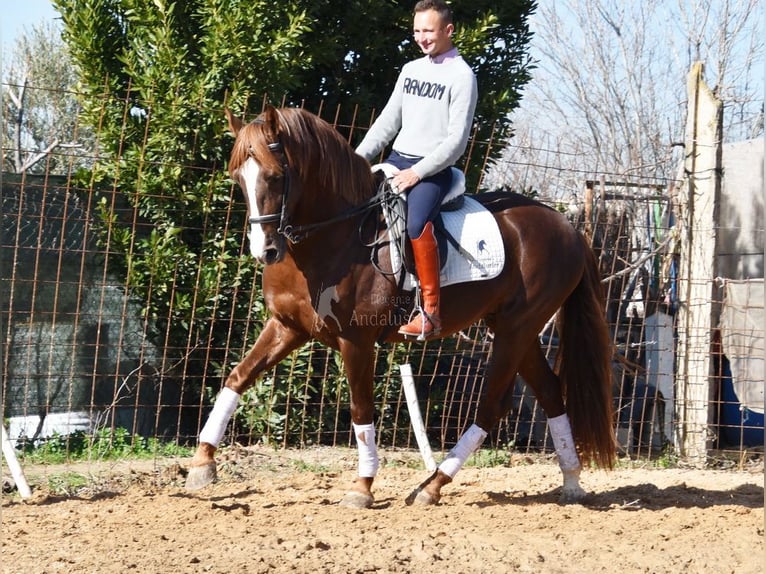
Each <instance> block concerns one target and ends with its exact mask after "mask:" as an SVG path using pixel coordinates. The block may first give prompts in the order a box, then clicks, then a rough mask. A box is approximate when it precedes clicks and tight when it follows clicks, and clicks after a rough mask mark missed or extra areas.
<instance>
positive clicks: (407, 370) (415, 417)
mask: <svg viewBox="0 0 766 574" xmlns="http://www.w3.org/2000/svg"><path fill="white" fill-rule="evenodd" d="M399 372H400V373H401V374H402V386H403V387H404V396H405V397H406V398H407V410H409V412H410V421H411V422H412V430H413V431H414V432H415V439H416V440H417V441H418V448H420V456H422V457H423V462H424V463H425V464H426V470H428V471H429V472H433V471H434V470H436V461H435V460H434V456H433V453H432V452H431V445H430V444H429V442H428V436H427V435H426V427H425V425H424V424H423V417H422V416H421V414H420V405H419V404H418V393H417V391H416V390H415V380H414V379H413V378H412V367H410V365H409V364H408V363H405V364H403V365H399Z"/></svg>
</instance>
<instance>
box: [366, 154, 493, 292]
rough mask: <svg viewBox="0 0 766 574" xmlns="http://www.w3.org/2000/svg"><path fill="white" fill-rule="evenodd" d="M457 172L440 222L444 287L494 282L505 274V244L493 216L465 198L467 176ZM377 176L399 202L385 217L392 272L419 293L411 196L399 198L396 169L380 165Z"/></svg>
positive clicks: (375, 169)
mask: <svg viewBox="0 0 766 574" xmlns="http://www.w3.org/2000/svg"><path fill="white" fill-rule="evenodd" d="M450 169H452V186H451V187H450V190H449V192H448V193H447V195H446V196H445V197H444V199H443V200H442V204H441V208H440V211H439V216H438V217H437V218H436V220H435V221H434V229H435V231H436V239H437V242H438V244H439V262H440V265H441V283H442V286H446V285H450V284H453V283H461V282H465V281H477V280H483V279H491V278H493V277H495V276H497V274H498V273H499V272H500V271H501V270H502V267H503V264H504V260H505V257H504V255H505V253H504V249H503V244H502V238H501V237H500V232H499V229H498V227H497V222H496V221H495V219H494V217H493V216H492V214H491V213H490V212H489V211H488V210H487V209H486V208H485V207H483V206H482V205H481V204H479V202H477V201H476V200H475V199H473V198H470V197H466V195H465V175H464V174H463V172H462V171H460V170H459V169H457V168H454V167H452V168H450ZM372 171H373V173H375V172H380V173H381V174H382V175H383V176H384V182H383V184H384V185H386V186H389V187H388V189H389V190H390V196H391V197H392V198H393V199H392V200H390V201H386V202H384V204H383V214H384V216H385V219H386V224H387V226H388V232H389V240H390V242H391V249H390V250H389V251H390V253H391V268H392V269H393V270H394V273H395V274H398V273H399V272H401V271H405V272H406V273H405V276H404V277H403V284H404V289H405V290H408V287H409V288H410V289H411V288H412V287H414V284H415V282H414V277H413V275H414V274H415V264H414V260H413V257H412V250H411V246H410V242H409V241H408V239H407V198H406V194H404V193H401V192H398V193H397V192H394V191H393V190H392V189H391V188H390V184H389V182H390V180H391V178H392V177H393V176H394V175H395V174H396V172H397V171H398V170H397V168H396V167H394V166H392V165H390V164H385V163H383V164H376V165H374V166H373V167H372Z"/></svg>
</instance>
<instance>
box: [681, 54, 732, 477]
mask: <svg viewBox="0 0 766 574" xmlns="http://www.w3.org/2000/svg"><path fill="white" fill-rule="evenodd" d="M702 75H703V65H702V63H701V62H696V63H695V64H694V65H693V66H692V69H691V71H690V72H689V75H688V77H687V91H688V96H689V104H688V113H687V120H686V142H685V146H686V147H685V163H684V171H685V178H684V179H685V181H684V184H682V185H683V186H684V187H685V190H684V189H682V191H681V193H680V195H679V198H680V203H681V205H680V208H681V217H680V218H679V220H680V221H679V223H680V232H681V257H680V265H679V275H678V296H679V302H680V305H679V311H678V317H677V327H678V354H677V357H678V368H677V372H676V396H677V398H678V403H677V411H676V415H677V421H678V427H677V429H676V432H677V434H676V444H677V445H678V447H679V450H680V455H681V456H682V457H684V458H685V459H687V461H688V462H690V463H691V464H694V465H697V466H701V465H704V464H705V462H706V460H707V452H708V450H709V448H710V446H711V438H712V437H711V435H710V434H709V423H710V422H711V417H710V415H711V400H710V399H711V396H712V392H713V389H714V385H713V384H711V383H712V380H711V377H712V375H713V368H712V356H711V344H712V334H713V329H714V327H715V325H716V323H715V321H716V320H717V317H718V314H719V306H720V303H719V302H715V301H714V299H715V297H714V295H715V278H716V275H717V265H716V257H715V246H716V236H717V224H718V223H717V222H718V210H719V200H720V195H721V135H722V120H723V113H722V109H723V107H722V103H721V101H720V100H719V99H718V98H717V97H716V96H715V94H713V92H712V91H711V90H710V88H708V86H707V85H706V84H705V82H704V80H703V77H702Z"/></svg>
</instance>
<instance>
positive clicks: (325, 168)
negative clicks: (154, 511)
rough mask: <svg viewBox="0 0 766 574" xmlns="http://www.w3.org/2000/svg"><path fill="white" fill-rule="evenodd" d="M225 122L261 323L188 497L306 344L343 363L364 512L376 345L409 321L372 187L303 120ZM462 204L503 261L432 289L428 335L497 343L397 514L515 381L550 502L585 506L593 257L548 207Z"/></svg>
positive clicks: (604, 436) (604, 385) (609, 447)
mask: <svg viewBox="0 0 766 574" xmlns="http://www.w3.org/2000/svg"><path fill="white" fill-rule="evenodd" d="M226 116H227V119H228V124H229V129H230V130H231V132H232V134H233V135H234V136H235V140H234V144H233V147H232V151H231V156H230V160H229V166H228V168H229V173H230V175H231V178H232V180H234V181H235V182H236V183H237V184H238V185H239V186H240V187H241V189H242V190H243V192H244V196H245V200H246V204H247V212H248V230H247V235H248V237H249V244H250V251H251V253H252V255H253V257H254V258H255V259H256V260H257V261H258V262H259V263H262V264H263V265H264V267H263V272H262V292H263V297H264V300H265V303H266V305H267V307H268V310H269V318H268V320H267V322H266V323H265V324H264V327H263V329H262V331H261V333H260V334H259V336H258V337H257V340H256V342H255V344H254V345H253V347H252V348H251V349H250V350H249V351H248V352H247V353H246V355H245V356H244V358H243V359H242V360H241V362H239V363H238V364H237V365H236V366H235V367H234V369H233V370H232V371H231V372H230V374H229V375H228V377H227V379H226V381H225V384H224V386H223V387H222V389H221V391H220V393H219V394H218V396H217V397H216V400H215V402H214V405H213V408H212V410H211V412H210V414H209V416H208V419H207V421H206V423H205V425H204V427H203V429H202V431H201V432H200V434H199V437H198V446H197V449H196V451H195V453H194V456H193V458H192V459H191V461H190V463H189V469H188V474H187V482H186V487H187V488H188V489H190V490H194V489H198V488H202V487H204V486H206V485H208V484H210V483H211V482H212V481H214V480H215V478H216V462H215V452H216V449H217V448H218V444H219V442H220V441H221V439H222V438H223V434H224V432H225V429H226V426H227V424H228V422H229V420H230V418H231V416H232V414H233V412H234V410H235V409H236V406H237V403H238V400H239V398H240V396H241V395H242V393H244V392H245V391H246V390H247V389H248V388H249V387H250V386H251V385H253V384H254V382H255V381H256V379H257V378H258V377H259V376H260V375H261V374H262V373H264V372H266V371H268V370H269V369H271V368H272V367H273V366H274V365H276V364H277V363H278V362H280V361H281V360H282V359H284V358H285V357H287V356H288V354H289V353H290V352H291V351H293V350H294V349H296V348H298V347H299V346H300V345H303V344H304V343H306V342H308V341H310V340H312V339H313V340H317V341H319V342H321V343H322V344H325V345H328V346H329V347H331V348H333V349H336V350H338V351H340V354H341V357H342V360H343V365H344V369H345V373H346V375H347V379H348V384H349V391H350V410H351V418H352V428H353V432H354V435H355V438H356V444H357V451H358V472H357V475H358V476H357V477H356V479H355V480H354V481H353V482H352V484H351V485H350V487H349V488H348V490H347V492H346V494H345V495H344V496H343V498H342V499H341V500H340V504H341V505H342V506H347V507H354V508H369V507H371V506H372V505H373V504H374V496H373V493H372V485H373V480H374V478H375V476H376V474H377V470H378V466H379V459H378V452H377V444H376V439H375V426H374V424H373V414H374V396H373V376H374V347H375V345H376V343H396V342H401V341H403V337H402V335H399V334H398V332H397V325H392V324H391V323H396V318H403V320H406V319H407V317H406V315H405V316H402V308H401V307H402V305H401V301H403V300H404V297H405V295H406V294H403V293H402V292H401V289H400V286H401V285H400V281H399V279H398V278H397V274H396V273H395V272H393V270H392V269H390V268H387V267H386V265H387V264H388V263H387V262H388V261H389V258H388V257H387V255H388V250H389V249H390V248H391V245H390V244H389V243H387V242H385V241H384V242H380V241H378V242H375V241H372V242H371V241H369V237H363V236H364V235H372V236H374V237H377V235H379V234H385V233H386V230H385V229H383V228H381V227H380V219H381V217H380V214H379V212H380V210H379V208H378V205H377V203H378V202H376V200H375V198H376V197H377V196H379V195H380V194H379V192H378V190H379V188H380V177H379V175H378V176H376V174H374V173H373V171H372V169H371V166H370V164H369V163H368V162H367V160H365V159H364V158H362V157H361V156H359V155H357V154H356V153H355V152H354V150H353V148H352V147H351V146H350V144H349V143H348V141H347V140H346V139H345V138H344V137H342V135H341V134H340V133H339V132H338V131H337V130H336V129H335V128H333V126H331V125H330V124H329V123H327V122H325V121H324V120H322V119H321V118H319V117H317V116H316V115H314V114H311V113H310V112H307V111H305V110H302V109H297V108H279V109H278V108H275V107H273V106H271V105H266V106H265V109H264V111H263V112H262V113H261V114H260V115H259V116H258V117H257V118H256V119H255V120H253V121H251V122H249V123H245V122H244V121H243V120H242V119H240V118H238V117H236V116H234V115H233V114H232V113H231V112H230V111H229V110H228V109H227V110H226ZM472 197H474V198H475V199H476V200H477V201H479V202H480V203H481V204H482V205H483V206H484V207H486V208H487V209H488V210H489V211H490V212H491V213H492V216H493V217H494V219H495V220H496V221H497V225H498V226H499V229H500V235H501V237H502V243H503V247H502V248H501V249H504V252H505V264H504V266H503V268H502V271H501V272H500V273H499V274H498V275H497V276H495V277H494V278H492V279H487V280H482V281H475V282H468V283H458V284H454V285H449V286H444V287H442V292H441V314H442V331H441V334H440V335H439V336H440V338H444V337H448V336H452V335H454V334H455V333H458V332H460V331H461V330H464V329H466V328H467V327H469V326H471V325H472V324H474V323H476V322H477V321H479V320H482V319H483V320H484V321H485V323H486V325H487V327H488V328H489V329H491V331H492V332H493V334H494V337H493V349H492V356H491V361H490V365H489V366H488V369H487V372H486V375H485V385H484V388H485V392H484V393H483V394H482V397H481V399H480V401H479V405H478V408H477V410H476V414H475V418H474V422H473V424H471V426H470V427H469V428H468V429H465V430H464V432H463V433H462V434H461V436H460V438H459V440H458V442H457V444H456V445H455V446H454V448H452V449H451V450H450V451H449V453H448V454H447V455H446V456H445V458H444V460H443V461H442V462H441V464H440V465H439V467H438V468H437V469H436V470H435V471H434V472H433V473H431V474H430V475H429V476H428V477H427V478H426V479H425V480H424V481H423V482H422V483H420V484H419V485H417V486H416V487H415V488H414V490H413V491H412V492H411V493H410V494H409V495H408V496H406V497H405V501H406V503H408V504H414V503H417V504H426V505H433V504H438V503H439V501H440V500H441V498H442V488H443V487H445V486H446V485H447V484H449V483H450V482H452V480H453V479H454V477H455V475H456V474H457V472H458V471H459V470H460V468H461V467H462V465H463V463H464V462H465V461H466V460H467V458H468V457H469V456H470V455H471V454H472V453H473V452H474V451H476V450H477V449H479V447H480V446H481V445H482V443H483V442H484V439H485V438H486V436H487V433H488V432H489V431H490V430H491V429H492V428H493V427H494V426H495V425H496V424H497V422H498V421H499V420H500V419H501V418H502V417H503V416H504V415H506V414H507V412H508V411H509V410H510V409H511V407H512V394H513V384H514V380H515V377H516V375H517V373H518V374H519V375H521V376H522V377H523V378H524V380H525V381H526V382H527V383H528V384H529V386H530V387H531V388H532V390H533V392H534V394H535V397H536V398H537V401H538V402H539V404H540V405H541V407H542V408H543V410H544V412H545V414H546V416H547V418H548V423H549V428H550V432H551V436H552V439H553V444H554V448H555V451H556V454H557V457H558V463H559V467H560V470H561V472H562V476H563V486H562V487H561V491H560V497H559V500H560V502H561V503H575V502H581V501H582V500H583V499H584V497H585V496H586V495H587V494H586V492H585V490H584V489H583V488H582V487H581V486H580V472H581V469H582V468H583V467H585V466H589V465H591V466H597V467H601V468H607V469H608V468H612V467H613V464H614V460H615V456H616V448H615V435H614V428H615V427H614V423H613V407H612V390H611V389H612V384H611V370H610V361H611V353H612V351H611V339H610V335H609V329H608V325H607V323H606V319H605V314H604V299H603V293H602V289H601V282H600V275H599V270H598V263H597V260H596V257H595V255H594V253H593V251H592V249H591V247H590V246H589V244H588V243H587V240H586V238H585V237H584V236H583V235H582V234H581V233H580V232H578V231H577V230H576V229H575V228H574V227H573V226H572V225H571V224H570V222H569V221H568V220H567V219H566V218H565V217H564V216H563V215H562V214H561V213H559V212H558V211H556V210H555V209H552V208H551V207H549V206H545V205H544V204H542V203H539V202H537V201H535V200H533V199H530V198H527V197H524V196H522V195H518V194H514V193H510V192H485V193H479V194H475V195H473V196H472ZM374 237H373V238H374ZM373 244H376V245H377V246H376V247H373V246H372V245H373ZM373 251H379V253H377V254H376V253H373ZM328 289H330V290H331V291H329V293H330V294H331V300H330V304H329V305H328V304H327V301H328V300H327V297H326V294H327V293H328V291H327V290H328ZM323 294H325V295H323ZM320 297H321V298H322V299H323V301H324V302H323V304H321V305H320ZM554 316H555V317H556V324H557V329H558V336H559V349H558V352H557V358H556V361H555V364H554V367H553V368H552V367H551V366H550V365H549V363H548V361H547V359H546V357H545V355H544V353H543V350H542V348H541V343H540V337H539V333H540V332H541V330H542V329H543V328H544V326H545V325H546V324H547V323H548V322H549V320H550V319H551V318H552V317H554ZM360 318H366V319H367V320H360ZM400 324H402V323H400Z"/></svg>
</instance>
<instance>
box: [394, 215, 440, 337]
mask: <svg viewBox="0 0 766 574" xmlns="http://www.w3.org/2000/svg"><path fill="white" fill-rule="evenodd" d="M412 253H413V255H414V256H415V271H416V272H417V274H418V280H419V281H420V292H421V295H422V298H423V307H422V309H420V313H419V314H418V315H417V316H416V317H415V318H414V319H412V320H411V321H410V322H409V323H408V324H407V325H404V326H403V327H402V328H401V329H399V334H401V335H404V336H405V337H417V339H418V341H425V340H426V339H430V338H432V337H435V336H436V335H438V334H439V333H440V332H441V328H442V323H441V319H440V318H439V288H440V286H439V246H438V245H437V243H436V235H435V234H434V224H433V223H431V222H430V221H429V222H428V223H426V226H425V227H424V228H423V233H421V234H420V237H418V238H417V239H413V240H412Z"/></svg>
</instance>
